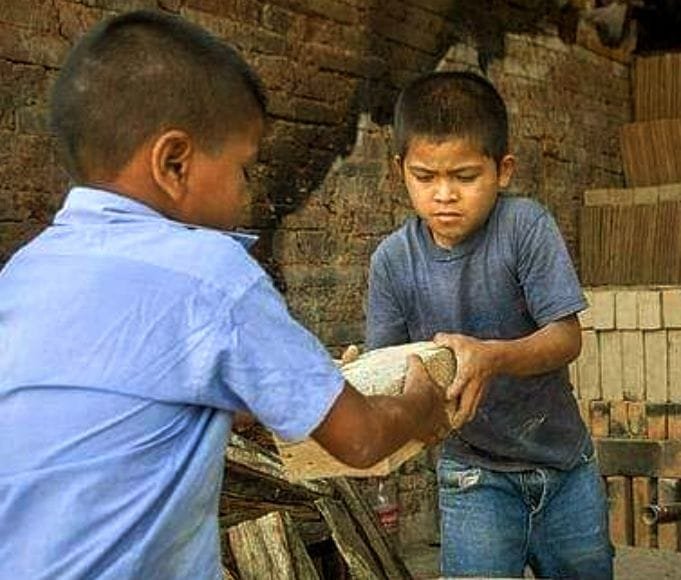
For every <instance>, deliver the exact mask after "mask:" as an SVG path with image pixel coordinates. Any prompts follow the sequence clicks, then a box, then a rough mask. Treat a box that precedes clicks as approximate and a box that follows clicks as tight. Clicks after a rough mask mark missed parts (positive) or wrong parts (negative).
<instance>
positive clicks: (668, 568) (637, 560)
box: [403, 545, 681, 580]
mask: <svg viewBox="0 0 681 580" xmlns="http://www.w3.org/2000/svg"><path fill="white" fill-rule="evenodd" d="M403 553H404V558H405V561H406V563H407V566H408V568H409V570H410V571H411V573H412V574H413V575H414V579H415V580H426V579H433V578H439V577H440V576H439V573H438V554H439V547H433V546H426V545H423V546H418V545H415V546H408V547H406V548H405V549H404V551H403ZM527 577H529V578H531V577H532V576H531V575H530V574H528V576H527ZM615 580H681V553H679V552H670V551H668V550H650V549H645V548H628V547H623V546H618V547H617V550H616V555H615Z"/></svg>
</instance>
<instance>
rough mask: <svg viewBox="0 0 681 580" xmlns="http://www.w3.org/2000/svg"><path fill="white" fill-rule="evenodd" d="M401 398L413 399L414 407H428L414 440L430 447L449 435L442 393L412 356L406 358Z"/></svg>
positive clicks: (449, 428) (449, 424)
mask: <svg viewBox="0 0 681 580" xmlns="http://www.w3.org/2000/svg"><path fill="white" fill-rule="evenodd" d="M403 396H404V397H405V398H408V399H413V400H414V404H415V405H419V404H421V405H423V404H426V405H428V406H429V412H428V416H427V418H426V420H424V421H422V422H420V424H419V425H418V431H417V433H416V438H417V439H418V440H419V441H422V442H423V443H425V444H426V445H432V444H434V443H438V442H439V441H442V440H443V439H444V438H445V437H446V436H447V435H448V434H449V433H450V431H451V430H452V424H451V421H450V418H449V415H448V413H447V409H446V407H447V404H446V399H445V396H444V393H443V391H442V389H441V388H440V387H438V386H437V385H436V384H435V382H434V381H433V379H431V378H430V375H429V374H428V371H427V370H426V367H425V366H423V361H421V359H420V358H419V357H418V356H416V355H413V354H412V355H410V356H409V357H408V358H407V375H406V377H405V380H404V391H403Z"/></svg>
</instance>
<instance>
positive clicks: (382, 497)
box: [374, 478, 400, 547]
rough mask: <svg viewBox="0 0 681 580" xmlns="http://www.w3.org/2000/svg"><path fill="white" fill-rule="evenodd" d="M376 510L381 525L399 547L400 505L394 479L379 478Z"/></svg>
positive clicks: (375, 503)
mask: <svg viewBox="0 0 681 580" xmlns="http://www.w3.org/2000/svg"><path fill="white" fill-rule="evenodd" d="M374 511H375V512H376V515H377V516H378V521H379V522H380V524H381V527H382V528H383V529H384V530H385V531H386V533H387V534H388V536H389V537H390V538H391V539H392V541H393V543H394V545H395V547H397V544H398V538H399V531H400V507H399V503H398V501H397V484H396V483H395V481H394V480H392V479H389V478H380V479H379V480H378V487H377V489H376V500H375V502H374Z"/></svg>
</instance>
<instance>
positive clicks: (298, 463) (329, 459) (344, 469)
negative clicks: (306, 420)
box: [275, 341, 456, 481]
mask: <svg viewBox="0 0 681 580" xmlns="http://www.w3.org/2000/svg"><path fill="white" fill-rule="evenodd" d="M410 354H416V355H418V356H419V357H421V359H422V361H423V364H424V366H425V367H426V369H427V371H428V373H429V374H430V376H431V378H432V379H433V381H435V383H437V384H438V385H440V386H441V387H442V388H446V387H447V386H449V385H450V384H451V382H452V380H453V379H454V374H455V371H456V361H455V359H454V357H453V356H452V353H451V351H450V350H449V349H447V348H443V347H439V346H436V345H435V343H433V342H427V341H424V342H416V343H411V344H406V345H400V346H392V347H386V348H381V349H377V350H374V351H370V352H367V353H364V354H362V355H361V356H360V357H359V358H358V359H357V360H356V361H354V362H352V363H349V364H346V365H343V366H342V368H341V370H342V372H343V375H344V376H345V378H346V379H347V381H348V382H349V383H350V384H352V385H353V386H354V387H355V388H357V389H358V390H359V391H360V392H362V393H363V394H365V395H367V396H373V395H397V394H400V393H401V392H402V388H403V387H404V377H405V375H406V370H407V356H408V355H410ZM452 412H453V409H452ZM275 443H276V444H277V448H278V449H279V455H280V456H281V459H282V461H283V463H284V466H285V470H286V474H287V477H288V478H289V479H291V480H293V481H301V480H305V479H307V480H311V479H319V478H328V477H339V476H349V477H372V476H384V475H388V474H389V473H391V472H393V471H395V470H396V469H397V468H398V467H399V466H400V465H402V464H403V463H404V462H405V461H408V460H409V459H411V458H412V457H415V456H416V455H418V454H419V453H420V452H421V450H422V449H423V443H421V442H420V441H416V440H414V441H409V442H408V443H406V444H405V445H404V446H403V447H401V448H400V449H398V450H397V451H396V452H395V453H393V454H392V455H390V456H389V457H387V458H386V459H384V460H382V461H379V462H378V463H377V464H376V465H374V466H372V467H370V468H367V469H356V468H353V467H350V466H348V465H345V464H344V463H342V462H341V461H338V460H337V459H336V458H335V457H333V456H332V455H331V454H330V453H328V452H327V451H326V450H325V449H323V448H322V447H321V446H320V445H319V444H318V443H316V442H315V441H314V440H312V439H306V440H304V441H300V442H295V443H289V442H286V441H282V440H280V439H278V438H276V437H275Z"/></svg>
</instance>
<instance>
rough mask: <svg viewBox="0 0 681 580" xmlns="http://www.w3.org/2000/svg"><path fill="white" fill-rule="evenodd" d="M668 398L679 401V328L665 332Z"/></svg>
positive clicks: (680, 363) (680, 392) (680, 380)
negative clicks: (667, 363)
mask: <svg viewBox="0 0 681 580" xmlns="http://www.w3.org/2000/svg"><path fill="white" fill-rule="evenodd" d="M667 357H668V362H669V377H668V383H669V400H670V401H671V402H672V403H681V330H670V331H668V332H667Z"/></svg>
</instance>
